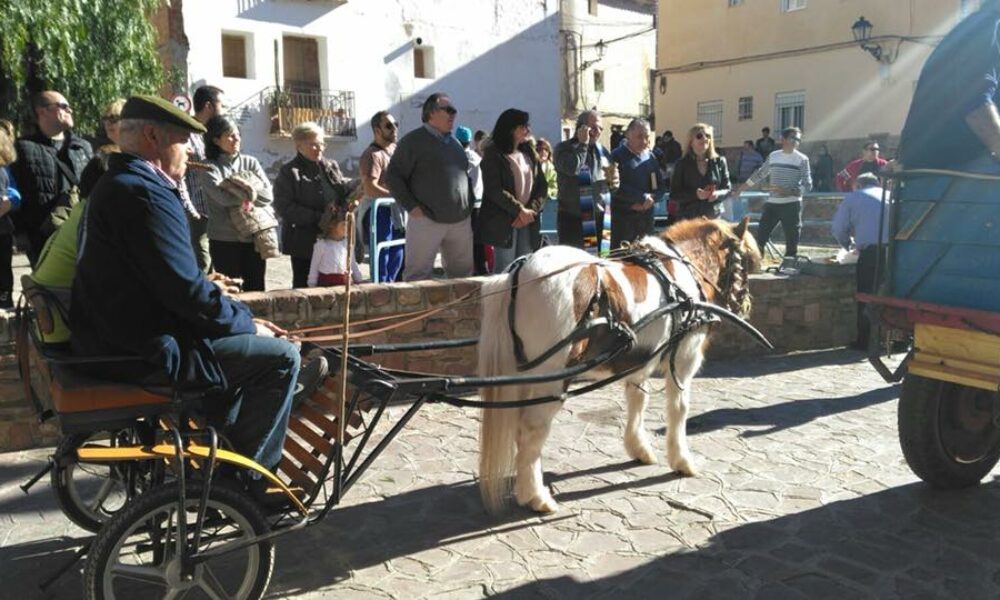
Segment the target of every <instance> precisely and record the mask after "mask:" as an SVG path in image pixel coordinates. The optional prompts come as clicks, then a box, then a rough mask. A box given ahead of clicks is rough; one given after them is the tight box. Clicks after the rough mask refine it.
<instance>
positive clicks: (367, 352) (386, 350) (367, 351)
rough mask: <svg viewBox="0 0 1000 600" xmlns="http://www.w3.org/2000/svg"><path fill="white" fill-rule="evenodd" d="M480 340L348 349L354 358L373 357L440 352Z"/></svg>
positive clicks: (471, 344) (469, 339)
mask: <svg viewBox="0 0 1000 600" xmlns="http://www.w3.org/2000/svg"><path fill="white" fill-rule="evenodd" d="M478 343H479V338H463V339H458V340H431V341H427V342H407V343H402V344H359V345H352V346H350V347H348V351H349V352H350V353H351V354H352V355H354V356H371V355H372V354H390V353H392V352H419V351H421V350H440V349H442V348H462V347H465V346H475V345H476V344H478Z"/></svg>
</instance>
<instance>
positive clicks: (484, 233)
mask: <svg viewBox="0 0 1000 600" xmlns="http://www.w3.org/2000/svg"><path fill="white" fill-rule="evenodd" d="M530 135H531V127H530V126H529V125H528V113H526V112H524V111H523V110H518V109H516V108H509V109H507V110H505V111H504V112H503V113H501V115H500V117H499V118H498V119H497V122H496V126H494V127H493V133H492V135H491V136H490V142H489V143H487V144H485V146H484V148H483V162H482V163H481V165H480V166H481V167H482V169H483V204H482V208H480V210H479V222H478V231H477V233H478V234H479V240H480V241H481V242H482V243H484V244H492V245H493V246H494V257H495V262H494V267H493V271H494V272H495V273H499V272H501V271H503V270H504V269H506V268H507V267H508V266H509V265H510V264H511V263H512V262H514V260H515V259H516V258H517V257H519V256H524V255H525V254H530V253H531V252H534V251H535V250H537V249H538V247H539V246H540V245H541V243H542V235H541V221H540V220H539V219H540V216H541V213H542V207H543V206H544V204H545V201H546V200H547V199H548V197H549V186H548V183H547V182H546V181H545V173H544V172H543V171H542V163H541V161H540V160H539V159H538V153H537V152H536V151H535V145H534V144H533V143H532V142H531V141H530V140H529V136H530Z"/></svg>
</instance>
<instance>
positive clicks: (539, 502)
mask: <svg viewBox="0 0 1000 600" xmlns="http://www.w3.org/2000/svg"><path fill="white" fill-rule="evenodd" d="M522 506H527V507H528V508H530V509H531V510H533V511H535V512H536V513H542V514H548V513H554V512H556V511H557V510H559V503H557V502H556V501H555V500H553V499H552V495H551V494H549V493H545V494H539V495H537V496H535V497H533V498H532V499H531V500H528V501H527V502H525V503H523V504H522Z"/></svg>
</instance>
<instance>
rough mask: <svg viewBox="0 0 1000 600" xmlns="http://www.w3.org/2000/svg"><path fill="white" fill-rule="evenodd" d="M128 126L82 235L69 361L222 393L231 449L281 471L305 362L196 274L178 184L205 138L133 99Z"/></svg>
mask: <svg viewBox="0 0 1000 600" xmlns="http://www.w3.org/2000/svg"><path fill="white" fill-rule="evenodd" d="M121 116H122V121H121V144H120V145H121V148H122V153H121V154H115V155H113V156H112V157H111V160H110V164H109V168H108V172H107V174H105V175H104V176H103V177H102V178H101V179H100V180H99V181H98V183H97V185H96V186H95V187H94V189H93V191H92V192H91V194H90V198H89V200H88V203H87V207H86V212H85V213H84V216H83V220H82V222H81V224H80V230H79V236H80V237H79V249H78V251H77V270H76V277H75V279H74V281H73V301H72V307H71V309H70V310H71V312H70V322H71V323H72V330H73V332H72V337H71V345H72V347H73V351H74V353H76V354H78V355H82V356H100V355H125V356H136V357H139V358H141V359H142V360H141V361H137V362H136V363H134V364H129V365H128V366H122V367H120V368H118V369H115V370H111V371H109V370H107V369H105V370H104V372H102V373H101V374H102V375H104V376H107V377H111V378H114V379H118V380H123V381H136V382H140V383H148V382H168V383H170V384H172V385H174V386H177V387H178V388H181V389H184V388H188V389H192V388H193V389H198V388H202V387H204V386H206V385H207V386H211V387H213V388H215V390H217V391H220V392H222V393H220V394H219V396H218V397H219V402H218V406H217V407H216V408H217V410H213V411H212V413H213V414H216V415H224V416H225V417H226V420H227V422H229V423H231V424H232V425H231V427H229V428H228V432H227V434H228V438H229V441H230V442H231V443H232V444H233V446H234V447H235V449H236V450H237V451H239V452H240V453H242V454H244V455H246V456H249V457H251V458H253V459H254V460H256V461H257V462H258V463H260V464H261V465H263V466H265V467H268V468H273V467H275V466H276V465H277V464H278V461H279V460H280V458H281V448H282V444H283V443H284V439H285V430H286V428H287V424H288V414H289V411H290V407H291V403H292V393H293V390H294V388H295V383H296V378H297V375H298V371H299V362H300V358H299V353H298V351H297V350H296V348H295V346H294V345H292V344H291V343H290V342H288V341H287V340H284V339H280V338H279V337H275V336H276V335H282V334H283V333H284V332H283V331H281V330H280V329H279V328H277V327H276V326H275V325H273V324H271V323H268V322H266V321H263V320H258V319H254V318H253V315H252V314H251V313H250V310H249V309H248V308H247V307H246V305H244V304H242V303H241V302H239V301H238V300H234V299H232V298H230V297H228V296H225V295H223V294H222V292H221V290H220V288H219V287H218V286H216V285H215V284H213V283H212V282H210V281H209V280H208V279H206V277H205V275H204V274H203V273H202V271H201V269H199V268H198V263H197V261H196V259H195V255H194V251H193V249H192V247H191V232H190V229H189V226H188V219H187V214H186V213H185V212H184V207H183V205H182V200H181V193H180V191H179V189H178V183H179V182H180V181H182V180H183V177H184V172H185V170H186V167H187V145H188V138H189V136H190V134H191V133H192V132H204V131H205V128H204V126H203V125H201V123H199V122H198V121H196V120H194V119H193V118H191V117H189V116H188V115H187V114H186V113H184V112H182V111H180V110H178V109H177V108H176V107H174V106H173V105H172V104H170V103H169V102H167V101H166V100H163V99H162V98H157V97H153V96H133V97H132V98H129V100H128V102H126V103H125V107H124V108H123V109H122V114H121ZM139 365H141V366H139ZM212 397H214V396H212ZM224 399H225V400H224ZM227 400H228V402H227Z"/></svg>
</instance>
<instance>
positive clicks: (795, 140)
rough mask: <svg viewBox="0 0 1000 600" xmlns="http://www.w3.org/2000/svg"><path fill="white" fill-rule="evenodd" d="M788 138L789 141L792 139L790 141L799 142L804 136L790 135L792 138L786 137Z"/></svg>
mask: <svg viewBox="0 0 1000 600" xmlns="http://www.w3.org/2000/svg"><path fill="white" fill-rule="evenodd" d="M786 139H787V140H788V141H790V142H795V143H798V142H801V141H802V138H800V137H790V138H786Z"/></svg>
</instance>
